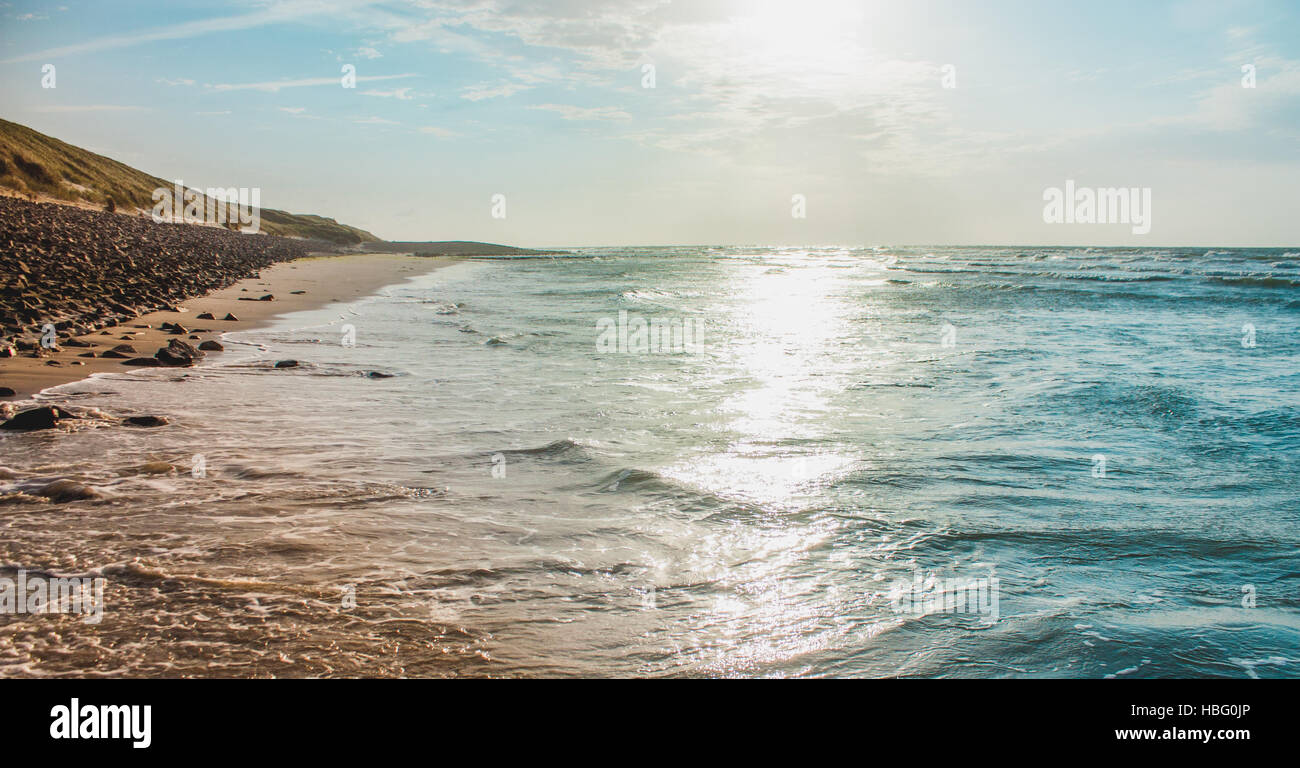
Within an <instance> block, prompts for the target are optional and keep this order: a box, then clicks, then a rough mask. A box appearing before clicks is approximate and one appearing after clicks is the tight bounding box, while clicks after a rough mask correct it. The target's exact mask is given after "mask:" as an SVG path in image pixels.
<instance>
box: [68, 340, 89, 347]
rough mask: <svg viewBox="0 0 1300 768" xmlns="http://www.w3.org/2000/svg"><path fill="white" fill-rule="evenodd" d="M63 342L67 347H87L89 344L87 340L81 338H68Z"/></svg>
mask: <svg viewBox="0 0 1300 768" xmlns="http://www.w3.org/2000/svg"><path fill="white" fill-rule="evenodd" d="M63 343H64V344H66V345H67V346H69V347H89V346H90V342H88V341H82V340H81V339H68V340H67V341H65V342H63Z"/></svg>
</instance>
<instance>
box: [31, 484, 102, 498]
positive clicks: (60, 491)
mask: <svg viewBox="0 0 1300 768" xmlns="http://www.w3.org/2000/svg"><path fill="white" fill-rule="evenodd" d="M36 495H37V496H44V497H45V498H47V499H49V500H50V501H52V502H54V503H55V504H64V503H66V502H69V501H82V500H84V499H97V498H99V493H98V492H96V491H95V489H94V488H91V487H90V486H87V485H82V484H81V483H78V482H76V481H74V480H55V481H54V482H52V483H50V484H49V485H47V486H45V487H44V488H41V489H40V490H39V491H36Z"/></svg>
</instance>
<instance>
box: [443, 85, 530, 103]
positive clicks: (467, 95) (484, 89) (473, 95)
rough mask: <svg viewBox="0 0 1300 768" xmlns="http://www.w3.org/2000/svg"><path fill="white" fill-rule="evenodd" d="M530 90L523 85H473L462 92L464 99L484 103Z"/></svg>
mask: <svg viewBox="0 0 1300 768" xmlns="http://www.w3.org/2000/svg"><path fill="white" fill-rule="evenodd" d="M526 90H528V86H526V85H523V84H522V83H501V84H500V85H472V86H470V87H469V88H466V89H464V90H463V91H461V92H460V97H461V98H462V99H468V100H469V101H483V100H484V99H497V98H503V97H507V96H513V95H515V94H516V93H519V92H520V91H526Z"/></svg>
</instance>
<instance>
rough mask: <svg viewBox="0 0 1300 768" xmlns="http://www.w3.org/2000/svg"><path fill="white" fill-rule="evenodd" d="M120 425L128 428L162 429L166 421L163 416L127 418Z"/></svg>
mask: <svg viewBox="0 0 1300 768" xmlns="http://www.w3.org/2000/svg"><path fill="white" fill-rule="evenodd" d="M122 423H123V424H125V425H127V426H129V427H163V426H166V425H167V419H166V418H165V417H163V416H127V417H126V418H125V419H122Z"/></svg>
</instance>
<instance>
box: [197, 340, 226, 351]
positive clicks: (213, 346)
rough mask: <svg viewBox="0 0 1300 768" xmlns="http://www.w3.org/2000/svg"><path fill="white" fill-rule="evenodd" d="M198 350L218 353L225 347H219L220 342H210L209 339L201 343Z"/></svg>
mask: <svg viewBox="0 0 1300 768" xmlns="http://www.w3.org/2000/svg"><path fill="white" fill-rule="evenodd" d="M199 349H202V350H205V351H207V352H220V351H222V350H224V349H225V347H223V346H221V342H219V341H212V340H211V339H209V340H207V341H205V342H203V343H202V344H200V345H199Z"/></svg>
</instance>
